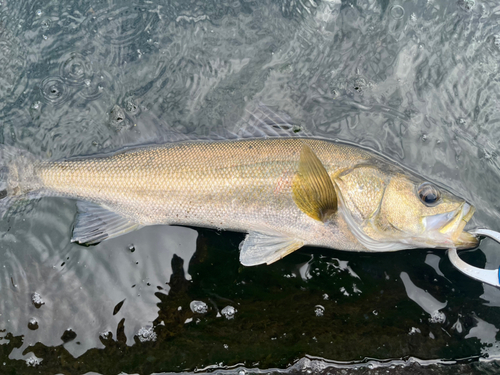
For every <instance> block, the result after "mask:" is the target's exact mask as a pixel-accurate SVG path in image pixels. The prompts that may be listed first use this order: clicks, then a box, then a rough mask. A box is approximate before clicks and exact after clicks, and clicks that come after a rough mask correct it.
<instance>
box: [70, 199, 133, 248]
mask: <svg viewBox="0 0 500 375" xmlns="http://www.w3.org/2000/svg"><path fill="white" fill-rule="evenodd" d="M76 206H77V208H78V214H77V216H76V220H75V227H74V228H73V237H72V238H71V242H78V243H79V244H85V245H95V244H97V243H99V242H102V241H104V240H107V239H109V238H113V237H118V236H121V235H122V234H125V233H128V232H131V231H133V230H136V229H139V228H141V225H140V224H139V223H136V222H134V221H132V220H130V219H128V218H125V217H123V216H121V215H120V214H117V213H116V212H113V211H110V210H109V209H108V208H107V207H104V206H99V205H97V204H94V203H89V202H83V201H78V202H77V203H76Z"/></svg>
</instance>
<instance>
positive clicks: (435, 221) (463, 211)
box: [423, 202, 479, 249]
mask: <svg viewBox="0 0 500 375" xmlns="http://www.w3.org/2000/svg"><path fill="white" fill-rule="evenodd" d="M474 212H475V208H474V207H473V206H471V205H470V204H468V203H467V202H464V203H463V204H462V205H461V206H460V207H459V208H458V209H457V210H455V211H452V212H447V213H443V214H438V215H433V216H428V217H425V218H424V220H423V224H424V227H425V231H426V232H427V233H429V234H430V238H431V239H432V240H433V241H435V242H436V243H437V244H438V245H441V246H440V247H448V248H450V247H453V248H456V249H471V248H474V247H477V246H478V244H479V240H478V238H477V237H476V236H474V235H472V234H470V233H468V232H466V231H464V228H465V225H466V224H467V222H468V221H469V220H470V219H471V218H472V216H473V215H474Z"/></svg>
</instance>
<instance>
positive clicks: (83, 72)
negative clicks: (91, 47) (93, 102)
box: [59, 52, 92, 85]
mask: <svg viewBox="0 0 500 375" xmlns="http://www.w3.org/2000/svg"><path fill="white" fill-rule="evenodd" d="M59 75H60V76H61V78H62V79H63V80H64V81H65V82H66V83H67V84H69V85H81V84H83V83H84V82H85V81H86V80H90V79H91V77H92V68H91V65H90V61H89V60H88V59H87V58H86V57H85V56H82V55H81V54H79V53H76V52H71V53H70V54H69V57H68V58H67V59H66V60H65V61H64V62H63V63H62V64H61V66H60V68H59Z"/></svg>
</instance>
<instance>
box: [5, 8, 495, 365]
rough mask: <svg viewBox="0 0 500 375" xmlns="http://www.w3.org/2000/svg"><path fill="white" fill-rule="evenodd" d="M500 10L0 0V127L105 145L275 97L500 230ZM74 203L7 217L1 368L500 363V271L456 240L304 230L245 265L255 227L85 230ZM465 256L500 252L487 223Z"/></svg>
mask: <svg viewBox="0 0 500 375" xmlns="http://www.w3.org/2000/svg"><path fill="white" fill-rule="evenodd" d="M499 25H500V7H499V6H498V5H497V4H496V2H495V1H473V0H460V1H455V0H453V1H446V0H429V1H427V0H425V1H419V0H415V1H389V0H378V1H376V0H374V1H361V0H350V1H349V0H346V1H341V0H330V1H318V0H314V1H313V0H279V1H266V0H262V1H260V0H259V1H244V0H240V1H238V0H236V1H201V2H200V1H187V0H182V1H160V0H153V1H112V0H110V1H34V0H33V1H16V2H13V1H6V0H3V1H0V142H1V143H5V144H8V145H12V146H15V147H18V148H22V149H26V150H29V151H30V152H32V153H34V154H35V155H37V156H39V157H43V158H52V159H57V158H66V157H71V156H78V155H86V154H94V153H100V152H103V151H106V150H113V149H118V148H120V147H122V146H124V145H130V144H143V143H148V142H154V141H158V139H162V137H164V136H165V134H166V133H167V132H168V129H172V128H173V129H176V131H180V132H183V133H194V134H208V133H209V132H210V131H211V130H220V129H221V128H230V127H232V126H234V124H237V123H238V121H240V119H241V117H242V116H243V115H244V113H245V111H244V109H245V108H251V107H252V106H255V105H256V104H258V103H264V104H266V105H268V106H270V107H272V108H274V109H275V110H278V111H280V112H283V113H287V114H288V115H289V116H290V117H291V118H293V119H294V121H295V122H296V123H299V124H301V125H303V126H305V127H306V128H307V129H308V130H310V131H311V132H313V133H314V134H317V135H322V136H327V137H330V138H332V139H340V140H345V141H350V142H355V143H356V144H359V145H363V146H366V147H370V148H372V149H375V150H377V151H380V152H382V153H383V154H385V155H387V156H388V157H390V158H392V159H394V160H395V161H397V162H399V163H402V164H404V165H406V166H407V167H409V168H411V169H413V170H415V171H417V172H418V173H420V174H422V175H424V176H427V177H428V178H430V179H433V180H435V181H437V182H439V183H441V184H443V185H445V186H448V187H450V188H451V189H453V190H454V191H456V192H457V193H459V194H460V195H461V196H463V197H465V198H466V199H468V200H469V201H471V202H472V203H473V204H474V205H475V206H476V208H477V213H476V215H475V219H474V220H473V221H474V222H473V223H472V225H476V226H480V227H486V228H490V229H494V230H500V226H499V217H500V204H499V200H498V186H499V185H500V168H499V167H500V164H499V160H498V147H499V143H500V131H499V130H498V123H499V121H500V106H499V98H500V84H499V80H500V75H499V58H500V26H499ZM75 214H76V206H75V202H74V201H71V200H64V199H48V198H47V199H46V198H44V199H41V200H40V201H38V202H36V203H35V204H33V205H31V206H30V207H29V208H28V209H26V210H25V212H23V213H21V214H19V215H14V216H12V217H9V218H6V219H3V220H2V221H1V222H0V330H1V331H0V373H9V374H21V373H22V374H26V373H39V372H42V373H65V374H79V373H81V374H84V373H101V374H117V373H120V372H125V373H141V374H150V373H161V372H178V371H187V372H190V371H194V370H200V371H201V370H203V371H207V372H210V371H219V370H220V371H223V372H236V373H239V372H241V371H243V372H257V371H259V369H260V370H263V371H264V370H266V369H268V370H270V371H271V370H272V371H287V372H290V373H294V372H299V373H304V372H308V371H315V372H325V373H326V372H330V373H336V372H338V373H342V372H341V371H347V370H348V369H350V368H352V367H354V368H357V369H358V370H357V371H358V372H359V373H372V372H373V373H375V371H379V369H380V367H382V369H380V371H382V370H383V371H388V372H389V373H391V372H392V373H399V372H400V371H404V370H405V369H406V370H408V371H414V372H415V373H424V372H425V371H428V370H429V371H430V370H431V369H432V371H437V372H441V373H453V374H455V373H460V371H462V372H463V373H485V372H486V373H488V372H490V373H495V372H497V371H498V366H497V365H496V363H495V362H488V361H494V360H495V359H498V356H499V355H500V349H499V343H500V336H499V335H498V331H499V329H500V311H499V307H500V292H499V290H498V289H495V288H493V287H489V286H485V285H482V284H481V283H478V282H475V281H473V280H471V279H468V278H467V277H466V276H463V275H461V274H460V273H459V272H458V271H457V270H456V269H454V268H453V266H452V265H451V264H450V262H449V261H448V259H447V256H446V254H445V253H444V252H443V251H438V250H429V249H419V250H411V251H402V252H397V253H394V254H358V253H348V252H342V251H334V250H327V249H316V248H303V249H300V250H299V251H297V252H296V253H294V254H292V255H290V256H288V257H286V258H285V259H283V260H282V261H279V262H277V263H275V264H273V265H271V266H258V267H250V268H245V267H243V266H241V265H240V264H239V262H238V245H239V243H240V242H241V240H242V239H243V235H242V234H238V233H230V232H217V231H213V230H205V229H199V228H182V227H162V226H156V227H149V228H144V229H141V230H139V231H137V232H133V233H130V234H127V235H125V236H122V237H119V238H116V239H113V240H110V241H106V242H104V243H101V244H99V245H97V246H93V247H82V246H78V245H76V244H72V243H70V241H69V240H70V237H71V230H72V222H73V219H74V216H75ZM461 256H462V258H463V259H464V260H466V261H468V262H470V263H471V264H474V265H476V266H481V267H486V268H495V267H498V265H499V264H500V249H499V245H496V244H494V243H492V242H488V241H484V242H483V243H482V244H481V246H480V248H479V249H477V250H474V251H469V252H466V253H462V255H461ZM426 366H430V367H426ZM419 371H420V372H419Z"/></svg>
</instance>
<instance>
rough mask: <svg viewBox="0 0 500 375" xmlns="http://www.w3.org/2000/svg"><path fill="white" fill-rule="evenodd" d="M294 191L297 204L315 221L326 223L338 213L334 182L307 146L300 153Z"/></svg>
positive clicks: (293, 183)
mask: <svg viewBox="0 0 500 375" xmlns="http://www.w3.org/2000/svg"><path fill="white" fill-rule="evenodd" d="M292 191H293V200H294V201H295V204H296V205H297V206H298V207H299V208H300V209H301V210H302V211H303V212H304V213H305V214H307V215H308V216H310V217H312V218H313V219H315V220H319V221H323V222H324V221H326V220H327V218H328V216H330V215H331V214H332V213H334V212H336V211H337V194H336V192H335V188H334V186H333V182H332V180H331V178H330V176H329V175H328V172H327V171H326V169H325V167H324V166H323V164H322V163H321V161H320V160H319V159H318V157H317V156H316V154H315V153H314V151H313V150H311V148H310V147H309V146H308V145H306V144H304V145H303V146H302V150H301V152H300V161H299V168H298V170H297V173H296V174H295V176H294V178H293V182H292Z"/></svg>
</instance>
